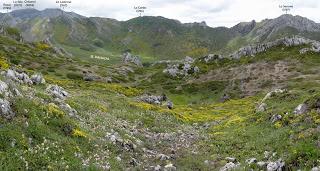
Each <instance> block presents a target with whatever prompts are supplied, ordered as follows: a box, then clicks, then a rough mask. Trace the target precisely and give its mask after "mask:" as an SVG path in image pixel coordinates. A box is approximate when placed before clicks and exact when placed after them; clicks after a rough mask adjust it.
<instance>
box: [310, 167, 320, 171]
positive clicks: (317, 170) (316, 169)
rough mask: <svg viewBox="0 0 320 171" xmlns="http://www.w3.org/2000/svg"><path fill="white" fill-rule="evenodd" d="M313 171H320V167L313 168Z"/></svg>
mask: <svg viewBox="0 0 320 171" xmlns="http://www.w3.org/2000/svg"><path fill="white" fill-rule="evenodd" d="M311 171H320V166H318V167H314V168H312V169H311Z"/></svg>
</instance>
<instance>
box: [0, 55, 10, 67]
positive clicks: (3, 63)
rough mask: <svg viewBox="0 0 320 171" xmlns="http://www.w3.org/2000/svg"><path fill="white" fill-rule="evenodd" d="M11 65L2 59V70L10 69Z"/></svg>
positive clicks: (0, 60) (0, 58)
mask: <svg viewBox="0 0 320 171" xmlns="http://www.w3.org/2000/svg"><path fill="white" fill-rule="evenodd" d="M9 67H10V65H9V64H8V61H7V59H5V58H3V57H0V68H1V69H9Z"/></svg>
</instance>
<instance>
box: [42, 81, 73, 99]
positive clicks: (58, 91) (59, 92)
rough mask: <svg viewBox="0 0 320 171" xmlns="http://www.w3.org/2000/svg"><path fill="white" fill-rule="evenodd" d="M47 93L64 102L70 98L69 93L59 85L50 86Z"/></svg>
mask: <svg viewBox="0 0 320 171" xmlns="http://www.w3.org/2000/svg"><path fill="white" fill-rule="evenodd" d="M47 91H48V92H49V93H50V94H51V95H52V96H53V97H55V98H58V99H61V100H64V99H66V98H67V97H68V96H69V93H68V92H66V91H65V90H64V89H63V88H62V87H60V86H58V85H49V86H48V88H47Z"/></svg>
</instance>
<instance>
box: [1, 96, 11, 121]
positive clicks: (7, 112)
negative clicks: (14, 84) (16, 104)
mask: <svg viewBox="0 0 320 171" xmlns="http://www.w3.org/2000/svg"><path fill="white" fill-rule="evenodd" d="M0 116H2V117H4V118H6V119H11V118H12V117H13V116H14V113H13V111H12V109H11V105H10V102H9V101H7V100H4V99H0Z"/></svg>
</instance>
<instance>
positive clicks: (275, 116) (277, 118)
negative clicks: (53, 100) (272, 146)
mask: <svg viewBox="0 0 320 171" xmlns="http://www.w3.org/2000/svg"><path fill="white" fill-rule="evenodd" d="M281 119H282V116H281V115H278V114H275V115H273V116H272V117H271V119H270V120H271V123H275V122H277V121H280V120H281Z"/></svg>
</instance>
